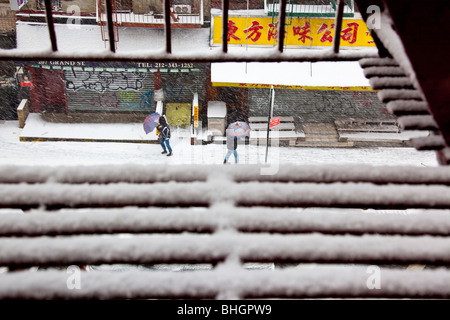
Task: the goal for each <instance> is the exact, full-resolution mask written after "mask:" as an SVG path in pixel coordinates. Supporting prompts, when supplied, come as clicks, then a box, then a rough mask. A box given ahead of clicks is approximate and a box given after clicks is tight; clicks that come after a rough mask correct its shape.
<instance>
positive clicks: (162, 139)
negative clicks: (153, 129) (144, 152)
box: [160, 138, 172, 152]
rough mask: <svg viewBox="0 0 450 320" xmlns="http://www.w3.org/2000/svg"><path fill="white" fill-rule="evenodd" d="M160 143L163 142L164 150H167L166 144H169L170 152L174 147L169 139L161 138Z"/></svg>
mask: <svg viewBox="0 0 450 320" xmlns="http://www.w3.org/2000/svg"><path fill="white" fill-rule="evenodd" d="M160 144H161V147H162V148H163V150H166V146H167V149H169V152H172V148H171V147H170V143H169V139H164V138H161V142H160Z"/></svg>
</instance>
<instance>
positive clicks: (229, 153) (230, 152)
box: [225, 149, 239, 163]
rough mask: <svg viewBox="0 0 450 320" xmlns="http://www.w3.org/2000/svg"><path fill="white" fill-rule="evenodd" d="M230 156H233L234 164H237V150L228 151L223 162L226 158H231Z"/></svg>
mask: <svg viewBox="0 0 450 320" xmlns="http://www.w3.org/2000/svg"><path fill="white" fill-rule="evenodd" d="M231 154H233V155H234V162H236V163H238V161H239V158H238V153H237V150H230V149H228V151H227V154H226V156H225V160H226V161H228V158H229V157H230V156H231Z"/></svg>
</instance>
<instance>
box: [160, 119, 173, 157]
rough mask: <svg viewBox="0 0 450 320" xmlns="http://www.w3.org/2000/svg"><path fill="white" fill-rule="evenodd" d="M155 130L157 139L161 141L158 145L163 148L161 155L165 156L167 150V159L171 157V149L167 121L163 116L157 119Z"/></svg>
mask: <svg viewBox="0 0 450 320" xmlns="http://www.w3.org/2000/svg"><path fill="white" fill-rule="evenodd" d="M156 129H158V131H159V138H160V139H161V141H160V144H161V147H162V148H163V151H162V152H161V153H162V154H166V153H167V150H169V153H168V154H167V156H168V157H170V156H171V155H172V147H171V146H170V141H169V140H170V127H169V124H168V123H167V120H166V118H165V117H164V116H162V117H160V118H159V123H158V125H157V126H156Z"/></svg>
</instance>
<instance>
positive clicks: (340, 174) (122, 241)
mask: <svg viewBox="0 0 450 320" xmlns="http://www.w3.org/2000/svg"><path fill="white" fill-rule="evenodd" d="M264 169H267V168H264V167H261V166H254V165H248V166H247V165H243V166H239V167H237V168H229V167H228V168H227V167H223V166H213V165H212V166H202V167H199V166H179V167H176V166H175V167H168V166H160V167H157V168H151V169H149V168H148V167H145V166H137V167H136V166H132V167H130V166H109V167H107V168H105V167H96V166H94V167H87V168H85V169H84V170H83V171H82V172H80V171H79V170H78V169H77V168H70V167H67V168H64V167H60V168H51V167H37V168H22V170H20V171H19V170H17V168H15V167H14V166H2V167H0V172H2V174H1V175H0V177H2V178H1V182H0V192H1V194H2V197H1V199H0V207H2V208H3V209H7V208H9V210H11V212H4V213H3V214H2V216H1V219H0V233H1V235H2V236H1V237H0V252H1V254H0V265H1V266H3V267H7V268H8V269H9V271H10V272H6V273H3V274H1V275H0V298H3V299H5V298H9V299H62V298H64V299H87V298H89V299H128V298H137V299H149V298H151V299H152V298H158V299H159V298H173V299H177V298H195V299H248V298H268V297H270V298H273V297H277V298H304V297H309V298H321V297H339V298H346V297H347V298H349V297H382V298H395V297H410V298H424V297H425V298H436V297H440V298H442V297H448V296H449V295H450V290H449V288H448V286H441V285H440V284H442V283H446V281H447V280H449V279H450V271H448V269H447V268H446V267H447V266H448V264H449V262H450V251H449V250H448V247H449V246H450V240H449V238H448V235H450V214H449V213H450V211H449V209H448V208H450V202H449V201H450V200H449V199H450V171H449V168H448V167H436V168H408V167H403V168H398V167H392V168H388V167H380V168H378V169H376V168H373V167H370V166H364V165H361V166H340V167H337V168H329V167H321V166H307V167H304V166H294V165H290V166H284V167H283V168H280V170H279V172H278V173H277V174H274V175H261V170H264ZM5 172H8V173H11V172H14V174H9V175H8V174H3V173H5ZM124 172H127V174H124ZM281 190H282V191H281ZM373 195H377V197H374V196H373ZM274 207H277V208H274ZM17 208H21V209H22V210H24V211H25V213H24V214H18V213H17V212H14V209H17ZM352 208H359V209H352ZM361 208H365V209H364V210H363V209H361ZM405 208H408V209H412V208H415V210H416V211H415V213H414V214H404V213H400V212H399V213H397V214H396V213H395V211H394V212H392V209H405ZM375 209H389V210H390V211H389V210H388V211H379V210H375ZM412 248H413V250H412ZM180 265H183V266H184V267H183V268H184V269H183V270H184V272H183V271H178V272H177V271H174V270H177V268H180V267H179V266H180ZM417 265H422V266H423V265H427V268H426V269H425V270H410V269H412V268H411V266H417ZM371 267H372V268H373V267H376V268H380V269H381V270H382V276H383V282H382V283H383V286H382V287H381V288H379V289H376V290H374V289H373V288H370V286H367V279H368V276H367V270H368V268H371ZM29 268H31V269H33V270H35V272H30V269H29ZM70 268H72V269H74V268H78V269H79V270H82V271H80V272H81V275H80V284H81V287H80V288H79V289H78V290H69V289H68V286H67V279H68V272H67V270H68V269H70ZM114 268H116V269H114ZM120 268H121V269H120ZM188 268H191V269H190V271H189V272H187V271H188V270H189V269H188ZM422 269H423V267H422ZM113 270H116V271H113ZM119 270H120V272H119ZM332 278H333V279H339V281H337V282H336V281H330V280H331V279H332ZM50 283H51V285H49V284H50ZM425 284H426V285H425ZM36 288H39V289H38V290H37V289H36Z"/></svg>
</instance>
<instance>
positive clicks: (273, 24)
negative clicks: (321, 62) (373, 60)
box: [212, 16, 375, 48]
mask: <svg viewBox="0 0 450 320" xmlns="http://www.w3.org/2000/svg"><path fill="white" fill-rule="evenodd" d="M288 20H289V23H287V24H286V34H285V39H286V40H285V41H286V42H285V44H286V45H287V46H302V47H324V46H331V45H332V44H333V37H334V31H335V30H334V23H335V20H334V19H324V18H306V19H305V18H294V17H293V18H292V19H290V18H288V19H287V21H288ZM213 22H214V25H213V32H212V37H213V39H212V45H220V44H221V43H222V17H221V16H214V17H213ZM277 29H278V23H277V19H272V17H229V19H228V43H229V44H230V45H240V46H246V45H249V46H274V45H277V40H278V30H277ZM340 45H341V46H342V47H355V48H357V47H375V44H374V41H373V39H372V37H371V35H370V32H369V30H368V28H367V26H366V24H365V23H364V20H362V19H343V21H342V32H341V42H340Z"/></svg>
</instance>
